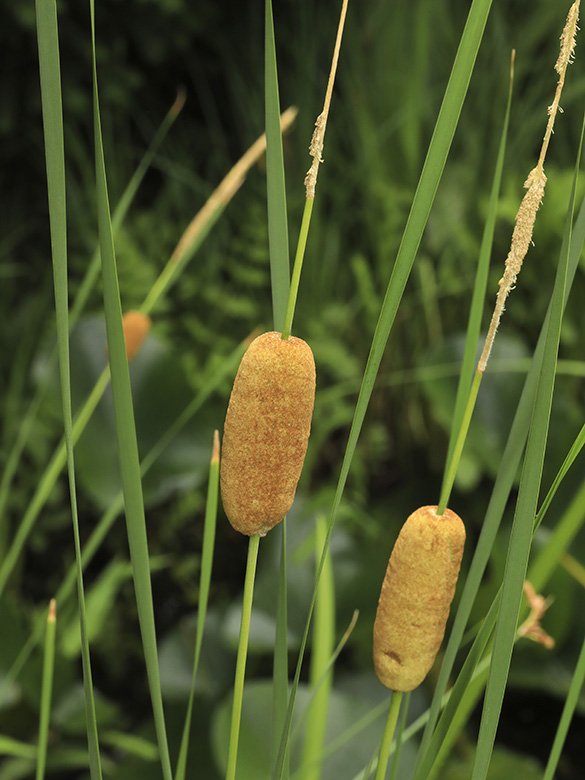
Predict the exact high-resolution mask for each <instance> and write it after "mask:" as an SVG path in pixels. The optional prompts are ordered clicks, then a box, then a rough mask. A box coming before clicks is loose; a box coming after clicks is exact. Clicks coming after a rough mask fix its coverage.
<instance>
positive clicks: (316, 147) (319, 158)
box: [305, 0, 348, 198]
mask: <svg viewBox="0 0 585 780" xmlns="http://www.w3.org/2000/svg"><path fill="white" fill-rule="evenodd" d="M347 3H348V0H343V5H342V7H341V15H340V17H339V25H338V27H337V38H336V40H335V48H334V50H333V59H332V61H331V70H330V72H329V81H328V82H327V91H326V93H325V102H324V104H323V111H321V113H320V114H319V116H318V117H317V121H316V122H315V130H314V131H313V137H312V139H311V145H310V146H309V154H310V156H311V157H312V158H313V162H312V164H311V167H310V168H309V170H308V171H307V175H306V176H305V188H306V191H307V198H314V197H315V187H316V185H317V173H318V172H319V165H320V164H321V163H322V162H323V143H324V141H325V128H326V126H327V117H328V116H329V106H330V105H331V95H332V94H333V84H334V82H335V73H336V72H337V62H338V60H339V50H340V49H341V38H342V37H343V26H344V24H345V16H346V13H347Z"/></svg>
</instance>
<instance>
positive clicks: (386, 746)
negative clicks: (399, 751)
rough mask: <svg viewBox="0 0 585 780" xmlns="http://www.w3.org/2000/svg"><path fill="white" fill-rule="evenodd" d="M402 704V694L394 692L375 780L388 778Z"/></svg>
mask: <svg viewBox="0 0 585 780" xmlns="http://www.w3.org/2000/svg"><path fill="white" fill-rule="evenodd" d="M401 702H402V693H400V692H399V691H393V692H392V697H391V699H390V709H389V710H388V720H387V721H386V728H385V729H384V736H383V737H382V744H381V746H380V757H379V758H378V766H377V768H376V777H375V780H384V778H385V777H386V770H387V768H388V759H389V758H390V749H391V747H392V739H393V737H394V730H395V729H396V723H397V722H398V713H399V712H400V704H401Z"/></svg>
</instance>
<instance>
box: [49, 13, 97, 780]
mask: <svg viewBox="0 0 585 780" xmlns="http://www.w3.org/2000/svg"><path fill="white" fill-rule="evenodd" d="M36 19H37V39H38V47H39V71H40V78H41V101H42V112H43V127H44V136H45V159H46V166H47V191H48V200H49V221H50V228H51V256H52V264H53V289H54V294H55V317H56V322H57V346H58V355H59V375H60V380H61V406H62V410H63V427H64V440H65V443H64V449H65V457H66V462H67V474H68V477H69V499H70V504H71V519H72V523H73V537H74V542H75V561H76V566H77V592H78V599H79V618H80V620H79V625H80V631H81V659H82V666H83V686H84V693H85V714H86V729H87V738H88V747H89V768H90V774H91V777H92V780H101V776H102V769H101V759H100V753H99V741H98V732H97V720H96V712H95V701H94V694H93V684H92V675H91V661H90V655H89V643H88V639H87V623H86V616H85V597H84V588H83V572H82V568H81V543H80V538H79V518H78V512H77V493H76V487H75V463H74V456H73V447H74V426H73V414H72V408H71V368H70V356H69V295H68V278H67V274H68V269H67V208H66V190H65V150H64V132H63V109H62V94H61V66H60V59H59V31H58V25H57V6H56V2H55V0H37V3H36ZM94 64H95V59H94ZM43 771H44V769H43Z"/></svg>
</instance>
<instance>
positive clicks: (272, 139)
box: [264, 0, 290, 780]
mask: <svg viewBox="0 0 585 780" xmlns="http://www.w3.org/2000/svg"><path fill="white" fill-rule="evenodd" d="M264 14H265V20H264V101H265V112H266V117H265V125H266V189H267V200H268V243H269V248H270V287H271V290H272V317H273V322H274V330H276V331H279V332H282V331H283V329H284V321H285V314H286V307H287V302H288V297H289V291H290V258H289V243H288V219H287V209H286V183H285V173H284V156H283V151H282V130H281V124H280V98H279V91H278V71H277V65H276V42H275V40H274V19H273V16H272V0H265V8H264ZM280 533H281V552H280V567H279V576H278V593H277V607H276V635H275V642H274V660H273V700H272V711H273V723H272V732H273V739H272V741H273V745H272V751H273V755H274V761H276V755H277V751H278V739H279V736H280V733H281V731H282V728H283V726H284V722H285V718H286V708H287V704H288V609H287V601H288V596H287V580H286V517H285V518H284V520H283V521H282V523H281V531H280ZM288 773H289V768H288V758H287V760H286V761H285V769H284V772H283V777H284V779H285V780H286V778H287V777H288Z"/></svg>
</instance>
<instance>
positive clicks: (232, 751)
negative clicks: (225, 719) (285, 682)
mask: <svg viewBox="0 0 585 780" xmlns="http://www.w3.org/2000/svg"><path fill="white" fill-rule="evenodd" d="M259 544H260V537H259V536H251V537H250V542H249V544H248V562H247V564H246V579H245V581H244V601H243V603H242V620H241V623H240V639H239V642H238V657H237V661H236V677H235V681H234V701H233V705H232V720H231V727H230V744H229V750H228V761H227V771H226V775H225V777H226V780H235V777H236V765H237V760H238V741H239V738H240V721H241V718H242V699H243V697H244V678H245V676H246V658H247V657H248V637H249V636H250V619H251V617H252V600H253V597H254V580H255V578H256V562H257V560H258V546H259Z"/></svg>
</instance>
